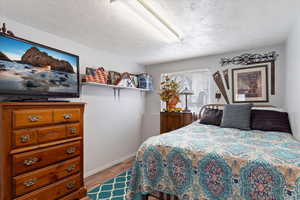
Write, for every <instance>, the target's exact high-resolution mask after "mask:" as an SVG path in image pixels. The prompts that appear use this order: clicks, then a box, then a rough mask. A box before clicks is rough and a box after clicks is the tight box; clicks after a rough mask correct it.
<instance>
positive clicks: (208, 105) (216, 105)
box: [199, 104, 275, 118]
mask: <svg viewBox="0 0 300 200" xmlns="http://www.w3.org/2000/svg"><path fill="white" fill-rule="evenodd" d="M225 105H227V104H206V105H204V106H202V107H201V109H200V112H199V117H200V118H201V116H202V114H203V112H204V110H205V109H206V108H212V109H220V108H222V107H224V106H225ZM253 107H260V108H263V107H268V108H275V106H272V105H268V104H253Z"/></svg>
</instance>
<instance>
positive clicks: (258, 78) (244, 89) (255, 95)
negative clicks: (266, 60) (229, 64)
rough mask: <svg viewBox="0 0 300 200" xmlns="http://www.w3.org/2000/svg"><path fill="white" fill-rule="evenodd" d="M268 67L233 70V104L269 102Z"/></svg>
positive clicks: (259, 66) (258, 66)
mask: <svg viewBox="0 0 300 200" xmlns="http://www.w3.org/2000/svg"><path fill="white" fill-rule="evenodd" d="M268 91H269V90H268V65H265V64H264V65H262V64H261V65H255V66H251V67H246V68H237V69H232V101H233V103H245V102H269V92H268Z"/></svg>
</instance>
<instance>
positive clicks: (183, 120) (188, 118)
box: [160, 112, 194, 134]
mask: <svg viewBox="0 0 300 200" xmlns="http://www.w3.org/2000/svg"><path fill="white" fill-rule="evenodd" d="M193 119H194V118H193V113H191V112H161V113H160V134H162V133H166V132H170V131H173V130H176V129H179V128H181V127H184V126H187V125H189V124H191V123H192V122H193Z"/></svg>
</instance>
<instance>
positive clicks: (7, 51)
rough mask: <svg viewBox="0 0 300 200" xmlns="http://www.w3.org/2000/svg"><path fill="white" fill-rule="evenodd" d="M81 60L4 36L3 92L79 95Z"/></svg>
mask: <svg viewBox="0 0 300 200" xmlns="http://www.w3.org/2000/svg"><path fill="white" fill-rule="evenodd" d="M77 65H78V57H77V56H73V55H71V54H67V53H62V52H60V51H55V50H52V49H48V48H44V47H41V46H39V45H34V44H30V43H26V42H23V41H20V40H17V39H14V38H10V37H6V36H3V35H0V91H1V93H6V92H7V93H12V92H16V93H17V92H20V93H31V94H46V93H77V91H78V83H77V81H78V80H77Z"/></svg>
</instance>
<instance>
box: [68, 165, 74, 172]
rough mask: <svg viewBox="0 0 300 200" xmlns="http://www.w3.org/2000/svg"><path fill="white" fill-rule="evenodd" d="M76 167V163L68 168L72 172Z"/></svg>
mask: <svg viewBox="0 0 300 200" xmlns="http://www.w3.org/2000/svg"><path fill="white" fill-rule="evenodd" d="M75 168H76V165H75V164H74V165H70V166H69V167H68V168H67V169H66V170H67V172H72V171H73V170H74V169H75Z"/></svg>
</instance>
